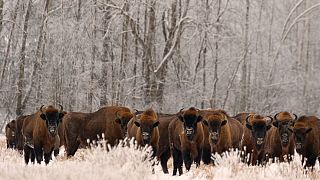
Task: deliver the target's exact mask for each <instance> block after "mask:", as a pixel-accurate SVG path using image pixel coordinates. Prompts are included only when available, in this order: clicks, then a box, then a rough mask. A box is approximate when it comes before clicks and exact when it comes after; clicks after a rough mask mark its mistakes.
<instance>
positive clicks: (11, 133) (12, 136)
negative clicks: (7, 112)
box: [6, 120, 17, 148]
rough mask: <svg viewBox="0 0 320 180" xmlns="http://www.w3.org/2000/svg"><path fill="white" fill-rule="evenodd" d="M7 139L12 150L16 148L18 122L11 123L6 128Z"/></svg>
mask: <svg viewBox="0 0 320 180" xmlns="http://www.w3.org/2000/svg"><path fill="white" fill-rule="evenodd" d="M6 137H7V141H8V146H9V147H10V148H15V147H16V142H17V137H16V120H12V121H10V122H9V123H8V124H7V126H6Z"/></svg>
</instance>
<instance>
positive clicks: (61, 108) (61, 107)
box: [58, 104, 63, 112]
mask: <svg viewBox="0 0 320 180" xmlns="http://www.w3.org/2000/svg"><path fill="white" fill-rule="evenodd" d="M58 105H59V106H60V112H62V111H63V106H62V105H61V104H58Z"/></svg>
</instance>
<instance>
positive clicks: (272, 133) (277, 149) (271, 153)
mask: <svg viewBox="0 0 320 180" xmlns="http://www.w3.org/2000/svg"><path fill="white" fill-rule="evenodd" d="M296 119H297V115H295V114H290V113H289V112H286V111H285V112H279V113H278V114H276V115H275V116H274V121H273V123H272V124H273V126H272V127H271V129H270V130H269V132H268V134H267V137H266V143H267V144H266V151H267V153H268V157H269V158H272V159H273V161H275V158H278V159H279V161H280V162H284V161H285V160H288V161H290V160H292V156H293V155H294V140H293V136H292V133H291V132H290V130H289V128H290V126H291V125H292V124H293V121H295V120H296Z"/></svg>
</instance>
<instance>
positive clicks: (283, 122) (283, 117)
mask: <svg viewBox="0 0 320 180" xmlns="http://www.w3.org/2000/svg"><path fill="white" fill-rule="evenodd" d="M293 116H294V118H292V116H291V114H290V113H288V112H280V113H278V114H276V115H275V116H274V121H273V123H272V124H273V126H275V127H276V128H277V129H278V133H279V135H280V140H281V146H282V147H287V146H288V144H289V138H290V137H291V134H292V133H291V131H290V130H289V128H290V126H292V124H293V122H294V121H295V120H296V119H297V115H295V114H293Z"/></svg>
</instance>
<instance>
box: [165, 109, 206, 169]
mask: <svg viewBox="0 0 320 180" xmlns="http://www.w3.org/2000/svg"><path fill="white" fill-rule="evenodd" d="M177 116H178V118H176V119H174V120H172V121H171V123H170V124H169V142H170V149H171V154H172V156H173V175H176V174H177V170H179V175H181V174H182V173H183V172H182V164H183V163H184V164H185V167H186V169H187V171H189V170H190V167H191V164H192V162H193V161H194V162H195V163H196V166H197V167H198V166H199V165H200V160H201V156H202V148H203V144H204V135H203V127H202V123H200V122H201V120H202V116H201V115H200V114H199V110H197V109H196V108H194V107H191V108H189V109H187V110H184V111H181V110H180V112H179V113H178V114H177Z"/></svg>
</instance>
